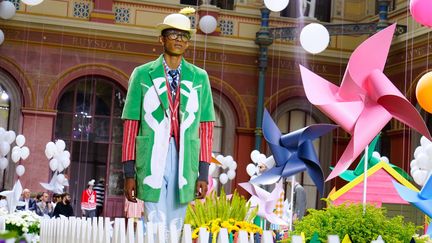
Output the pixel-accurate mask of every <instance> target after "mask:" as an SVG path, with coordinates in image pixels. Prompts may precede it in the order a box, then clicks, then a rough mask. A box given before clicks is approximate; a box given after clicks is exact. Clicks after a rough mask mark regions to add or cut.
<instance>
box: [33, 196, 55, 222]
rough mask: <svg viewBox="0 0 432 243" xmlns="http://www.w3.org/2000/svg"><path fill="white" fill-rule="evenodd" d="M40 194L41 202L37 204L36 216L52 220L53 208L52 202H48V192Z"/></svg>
mask: <svg viewBox="0 0 432 243" xmlns="http://www.w3.org/2000/svg"><path fill="white" fill-rule="evenodd" d="M40 194H41V196H40V201H39V202H37V203H36V214H37V215H39V216H42V217H44V218H50V217H51V215H52V212H53V208H52V205H51V202H48V198H49V195H48V193H46V192H42V193H40Z"/></svg>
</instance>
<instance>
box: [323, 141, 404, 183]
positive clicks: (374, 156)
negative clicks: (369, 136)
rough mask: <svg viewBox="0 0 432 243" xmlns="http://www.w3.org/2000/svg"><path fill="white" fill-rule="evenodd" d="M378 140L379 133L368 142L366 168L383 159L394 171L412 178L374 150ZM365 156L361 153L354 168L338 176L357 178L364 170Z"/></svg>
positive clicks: (345, 178)
mask: <svg viewBox="0 0 432 243" xmlns="http://www.w3.org/2000/svg"><path fill="white" fill-rule="evenodd" d="M378 140H379V135H378V136H376V137H375V138H374V140H372V142H371V143H370V144H369V149H368V156H367V157H368V158H369V160H368V161H367V168H368V170H369V169H370V168H372V167H374V166H375V165H376V164H378V163H379V162H381V161H385V162H387V163H388V164H389V165H390V167H391V168H393V169H394V170H395V171H397V172H398V173H399V174H400V175H401V176H402V177H403V178H405V179H407V180H412V178H411V176H409V175H408V173H406V172H405V171H404V170H403V169H402V168H400V167H398V166H396V165H394V164H391V163H390V162H389V160H388V158H387V157H385V156H381V155H380V154H379V153H378V152H376V151H375V152H374V149H375V146H376V144H377V142H378ZM365 158H366V156H364V155H363V157H362V158H361V159H360V162H359V163H358V165H357V167H356V168H355V169H354V170H346V171H344V172H342V173H341V174H340V175H339V177H340V178H342V179H344V180H345V181H348V182H350V181H352V180H354V179H355V178H357V177H358V176H360V175H362V174H363V172H364V163H365ZM330 169H333V167H330Z"/></svg>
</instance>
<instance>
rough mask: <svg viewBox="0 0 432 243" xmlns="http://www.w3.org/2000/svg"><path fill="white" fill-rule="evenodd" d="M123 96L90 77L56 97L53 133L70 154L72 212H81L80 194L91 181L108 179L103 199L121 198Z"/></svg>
mask: <svg viewBox="0 0 432 243" xmlns="http://www.w3.org/2000/svg"><path fill="white" fill-rule="evenodd" d="M124 97H125V91H124V90H123V89H122V88H121V87H120V86H118V85H116V84H114V83H113V82H111V81H110V80H108V79H106V78H103V77H93V76H92V77H83V78H80V79H78V80H76V81H75V82H73V83H72V84H70V85H69V86H68V87H66V88H65V89H64V91H63V92H62V94H61V95H60V97H59V100H58V103H57V110H58V113H57V118H56V122H55V124H56V126H55V132H54V134H55V138H56V139H63V140H64V141H65V142H66V145H67V146H66V148H67V149H68V150H69V151H70V153H71V166H70V167H69V168H70V169H69V171H68V175H69V176H70V179H69V184H70V188H69V191H70V193H71V195H72V198H73V200H74V202H75V203H74V205H75V206H76V208H75V210H76V211H75V212H80V208H79V205H80V203H79V202H80V199H81V192H82V191H83V190H84V189H85V188H86V186H87V182H88V181H89V180H91V179H95V180H96V181H97V180H98V179H99V178H102V177H103V178H108V180H107V182H108V184H107V185H109V187H108V188H106V190H105V191H106V193H105V195H106V197H105V198H110V197H115V196H121V195H123V174H122V167H121V147H122V144H121V143H122V136H123V125H122V124H123V123H122V120H121V113H122V110H123V105H124ZM106 201H107V199H105V202H106ZM107 208H108V207H107V205H105V209H107ZM104 213H105V215H106V216H116V215H118V213H115V212H107V211H105V212H104Z"/></svg>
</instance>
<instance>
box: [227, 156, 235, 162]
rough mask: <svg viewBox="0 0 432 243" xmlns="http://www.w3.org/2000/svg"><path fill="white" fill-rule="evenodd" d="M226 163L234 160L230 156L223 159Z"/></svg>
mask: <svg viewBox="0 0 432 243" xmlns="http://www.w3.org/2000/svg"><path fill="white" fill-rule="evenodd" d="M225 160H226V161H231V162H232V161H234V158H233V157H232V156H231V155H228V156H227V157H225Z"/></svg>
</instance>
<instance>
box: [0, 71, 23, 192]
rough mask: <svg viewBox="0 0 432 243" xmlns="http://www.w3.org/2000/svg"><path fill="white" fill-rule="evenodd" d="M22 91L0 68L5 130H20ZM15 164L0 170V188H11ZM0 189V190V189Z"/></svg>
mask: <svg viewBox="0 0 432 243" xmlns="http://www.w3.org/2000/svg"><path fill="white" fill-rule="evenodd" d="M21 107H22V93H21V91H20V88H19V87H18V86H17V82H16V80H15V79H14V78H13V77H12V76H11V75H9V73H7V72H6V71H4V70H3V69H1V68H0V126H1V127H3V128H4V129H6V130H12V131H15V132H17V133H19V132H20V130H19V129H20V124H21ZM15 167H16V164H15V163H12V162H10V163H9V165H8V168H6V170H4V171H0V189H1V190H3V189H11V188H12V186H13V183H14V175H15ZM1 190H0V191H1Z"/></svg>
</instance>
